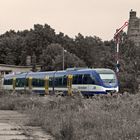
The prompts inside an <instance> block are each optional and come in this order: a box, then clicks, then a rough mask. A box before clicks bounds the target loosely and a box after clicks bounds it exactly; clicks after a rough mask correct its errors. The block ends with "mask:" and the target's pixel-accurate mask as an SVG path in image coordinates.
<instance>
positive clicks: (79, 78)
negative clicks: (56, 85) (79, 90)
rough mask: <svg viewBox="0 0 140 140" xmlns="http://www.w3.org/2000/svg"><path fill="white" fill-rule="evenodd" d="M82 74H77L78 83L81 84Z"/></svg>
mask: <svg viewBox="0 0 140 140" xmlns="http://www.w3.org/2000/svg"><path fill="white" fill-rule="evenodd" d="M82 77H83V75H82V74H79V75H78V84H82V83H83V78H82Z"/></svg>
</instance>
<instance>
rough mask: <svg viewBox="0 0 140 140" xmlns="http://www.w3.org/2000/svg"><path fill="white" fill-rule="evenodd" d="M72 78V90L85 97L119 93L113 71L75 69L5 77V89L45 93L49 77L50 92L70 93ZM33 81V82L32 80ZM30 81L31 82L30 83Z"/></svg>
mask: <svg viewBox="0 0 140 140" xmlns="http://www.w3.org/2000/svg"><path fill="white" fill-rule="evenodd" d="M69 75H71V76H72V89H76V90H78V91H80V92H81V93H82V94H83V95H94V94H107V93H109V92H111V93H112V92H118V90H119V87H118V80H117V76H116V74H115V72H114V71H113V70H111V69H105V68H98V69H89V68H80V69H79V68H73V69H67V70H65V71H49V72H28V73H19V74H9V75H5V77H4V79H3V88H4V89H6V90H13V88H14V90H29V89H32V91H33V92H35V93H40V94H44V93H45V78H46V77H48V91H49V92H54V93H55V91H61V92H64V93H66V92H67V91H68V87H67V84H68V76H69ZM30 79H31V80H30ZM29 81H30V82H29Z"/></svg>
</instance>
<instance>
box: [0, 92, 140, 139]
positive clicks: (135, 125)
mask: <svg viewBox="0 0 140 140" xmlns="http://www.w3.org/2000/svg"><path fill="white" fill-rule="evenodd" d="M7 99H8V100H7ZM2 100H3V101H2ZM6 103H7V105H5V104H6ZM8 104H9V105H8ZM1 105H2V106H3V108H5V107H6V109H8V108H9V109H17V110H21V109H22V110H26V111H27V112H28V114H29V115H30V118H31V119H30V121H29V122H28V124H30V125H35V126H41V127H42V128H44V130H46V132H49V133H50V134H51V135H53V136H54V137H55V139H56V140H138V139H140V95H139V94H136V95H123V96H116V97H112V96H103V97H101V96H99V97H93V98H92V99H84V98H81V97H80V96H79V97H77V96H75V97H55V96H46V97H38V96H31V95H16V94H15V95H6V96H4V95H2V96H1V98H0V108H1ZM11 105H12V106H14V107H12V108H10V106H11ZM1 109H2V108H1Z"/></svg>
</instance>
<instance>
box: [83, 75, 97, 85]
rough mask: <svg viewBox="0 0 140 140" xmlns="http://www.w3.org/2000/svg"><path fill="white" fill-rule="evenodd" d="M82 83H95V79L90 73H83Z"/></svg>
mask: <svg viewBox="0 0 140 140" xmlns="http://www.w3.org/2000/svg"><path fill="white" fill-rule="evenodd" d="M83 84H95V81H94V80H93V79H92V78H91V76H90V74H84V76H83Z"/></svg>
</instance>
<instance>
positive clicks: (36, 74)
mask: <svg viewBox="0 0 140 140" xmlns="http://www.w3.org/2000/svg"><path fill="white" fill-rule="evenodd" d="M91 72H95V73H99V74H100V73H106V74H107V73H114V71H113V70H111V69H106V68H96V69H93V68H68V69H66V70H61V71H45V72H25V73H18V74H8V75H5V78H12V77H17V78H18V77H20V78H22V77H25V76H27V77H30V76H31V77H42V78H43V77H45V76H46V75H53V74H56V75H57V74H66V75H67V74H77V73H79V74H80V73H81V74H84V73H91Z"/></svg>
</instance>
